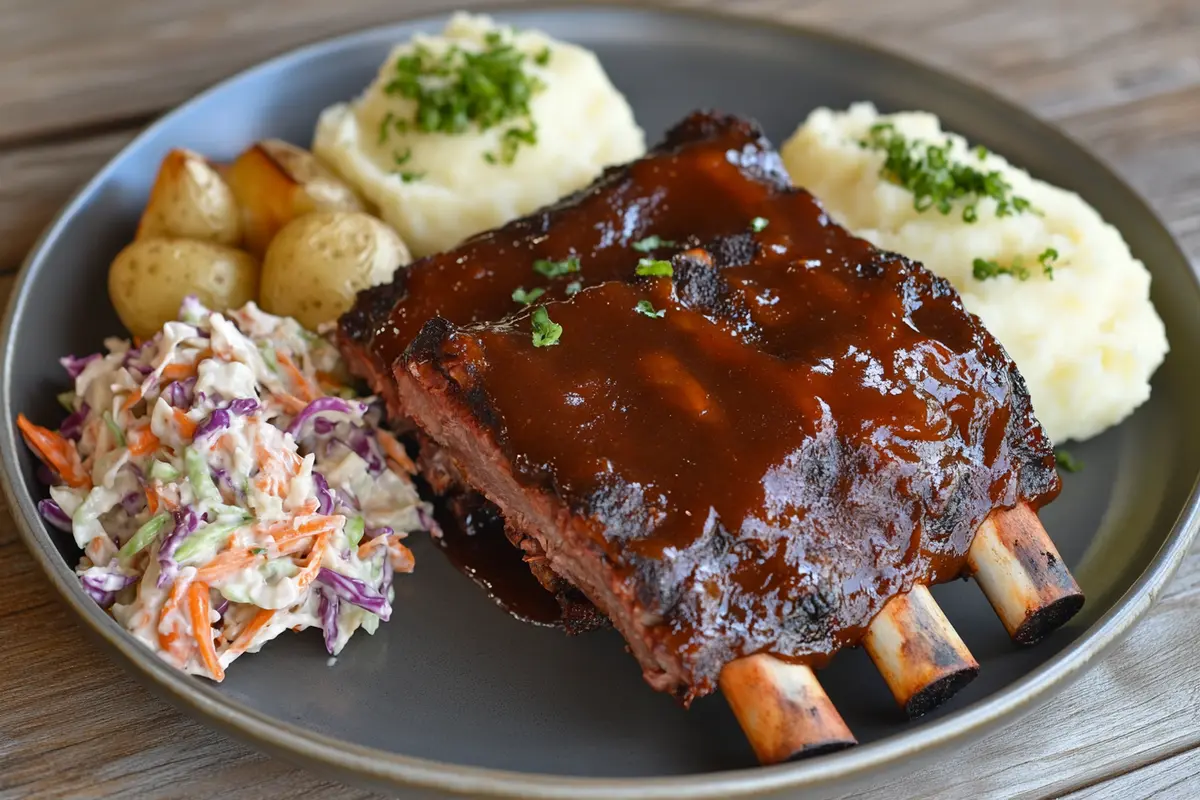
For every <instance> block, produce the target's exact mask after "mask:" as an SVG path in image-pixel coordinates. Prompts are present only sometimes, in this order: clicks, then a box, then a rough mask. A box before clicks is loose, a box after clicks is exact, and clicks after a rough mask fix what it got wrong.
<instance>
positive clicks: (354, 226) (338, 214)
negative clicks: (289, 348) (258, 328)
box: [259, 211, 412, 330]
mask: <svg viewBox="0 0 1200 800" xmlns="http://www.w3.org/2000/svg"><path fill="white" fill-rule="evenodd" d="M411 260H412V256H411V255H410V254H409V251H408V247H406V246H405V244H404V242H403V241H402V240H401V239H400V235H399V234H398V233H396V232H395V231H394V230H392V229H391V228H390V227H388V226H387V225H386V224H385V223H383V222H381V221H379V220H378V219H376V218H375V217H372V216H370V215H369V214H364V213H362V212H355V211H317V212H314V213H312V214H306V215H304V216H302V217H299V218H298V219H295V220H293V221H291V222H290V223H288V224H287V226H285V227H284V228H283V230H281V231H279V233H278V234H277V235H276V236H275V239H274V240H273V241H272V242H271V246H270V247H269V248H268V249H267V255H266V257H265V258H264V259H263V271H262V288H261V290H260V292H259V304H260V305H261V306H262V308H263V310H264V311H267V312H269V313H271V314H278V315H281V316H288V317H295V318H296V319H297V320H298V321H299V322H300V324H301V325H303V326H304V327H306V328H308V329H310V330H315V329H316V328H317V326H319V325H320V324H321V323H324V322H330V321H332V320H335V319H337V318H338V317H339V316H341V315H342V314H343V313H345V312H346V311H348V310H349V309H350V306H352V305H353V304H354V297H355V295H356V294H357V293H358V292H359V291H361V290H362V289H366V288H367V287H369V286H375V285H377V284H380V283H385V282H387V281H389V280H391V279H392V275H393V274H394V273H395V271H396V269H397V268H399V267H402V266H404V265H406V264H408V263H409V262H410V261H411Z"/></svg>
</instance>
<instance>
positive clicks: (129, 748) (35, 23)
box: [0, 0, 1200, 800]
mask: <svg viewBox="0 0 1200 800" xmlns="http://www.w3.org/2000/svg"><path fill="white" fill-rule="evenodd" d="M511 4H512V3H510V5H511ZM686 4H687V5H692V6H703V5H709V6H726V7H735V6H736V8H737V9H738V10H739V11H740V12H741V13H745V14H747V15H752V16H762V17H772V18H781V19H786V20H791V21H796V22H802V23H806V24H810V25H814V26H820V27H827V28H831V29H835V30H838V31H841V32H845V33H849V34H853V35H855V36H859V37H862V38H865V39H869V40H871V41H873V42H875V43H877V44H879V45H881V46H883V47H886V48H893V49H901V48H902V49H904V50H905V51H906V52H907V53H908V54H909V55H911V56H913V57H915V58H919V59H923V60H925V61H928V62H931V63H933V64H936V65H937V66H940V67H942V68H945V69H948V70H951V71H953V72H955V73H959V74H963V75H965V76H967V77H969V78H971V79H974V80H975V81H977V82H981V83H986V84H988V85H990V86H992V87H993V88H994V89H996V90H997V91H999V92H1001V93H1002V94H1005V95H1007V96H1009V97H1011V98H1013V99H1015V100H1017V101H1019V102H1021V103H1022V104H1024V105H1026V106H1028V107H1030V108H1032V109H1033V110H1034V111H1036V112H1037V113H1038V114H1040V115H1041V116H1043V117H1046V118H1048V119H1050V120H1053V121H1054V122H1055V123H1056V124H1058V125H1060V126H1061V127H1063V128H1064V129H1066V130H1067V131H1068V132H1069V133H1071V134H1072V135H1074V136H1076V137H1078V138H1079V139H1080V140H1081V141H1083V142H1084V143H1085V144H1087V145H1088V146H1089V147H1091V148H1092V149H1094V150H1095V151H1096V152H1098V153H1099V154H1100V155H1101V156H1103V157H1104V158H1106V159H1108V160H1109V161H1110V162H1111V163H1112V164H1113V165H1114V166H1115V167H1116V169H1117V170H1118V171H1119V172H1120V173H1121V174H1122V175H1123V176H1124V177H1125V178H1127V179H1128V180H1129V181H1130V182H1131V183H1132V184H1133V185H1134V186H1135V187H1136V188H1137V189H1138V190H1140V191H1141V192H1142V193H1143V194H1144V195H1145V196H1146V197H1148V198H1149V200H1150V202H1151V203H1152V204H1153V206H1154V207H1155V208H1156V209H1157V211H1158V212H1159V213H1160V214H1161V215H1162V216H1163V218H1164V219H1165V220H1166V221H1167V223H1168V225H1169V226H1170V228H1171V230H1172V231H1174V233H1175V235H1176V236H1178V237H1179V239H1180V240H1181V241H1182V242H1183V245H1184V247H1185V248H1186V249H1187V252H1188V254H1189V255H1190V256H1191V257H1192V258H1193V259H1195V258H1196V257H1197V255H1200V0H1017V1H1016V2H996V0H908V1H907V2H903V3H899V2H896V3H892V2H885V1H884V0H879V2H871V0H840V1H839V0H775V1H774V2H771V1H770V0H750V1H748V2H738V3H736V4H735V3H734V2H732V0H728V1H727V2H720V0H692V2H690V3H686ZM0 5H2V6H3V8H2V10H0V292H2V293H3V294H4V295H7V293H8V291H9V289H10V288H11V286H12V282H13V276H14V274H15V272H16V270H17V268H18V267H19V265H20V262H21V260H22V258H23V257H24V255H25V253H26V251H27V250H28V249H29V247H30V246H31V245H32V243H33V241H34V239H35V238H36V237H37V235H38V233H39V231H40V230H41V229H42V228H43V227H44V226H45V225H46V223H47V222H48V221H49V220H50V218H51V216H52V215H53V214H54V213H55V211H56V210H57V209H58V208H59V207H60V206H61V205H62V204H63V203H64V201H65V200H66V199H67V197H68V196H69V195H70V193H71V192H72V191H73V190H74V189H75V188H77V187H78V186H79V185H80V184H81V183H82V182H83V181H85V180H86V179H87V178H88V177H90V176H91V174H92V173H93V172H94V171H95V170H96V169H97V168H99V167H100V165H101V164H103V163H104V161H105V160H106V159H108V158H109V157H110V156H111V155H113V154H114V153H115V152H116V151H117V150H118V149H119V148H120V147H121V146H123V145H124V144H125V143H126V142H128V141H129V140H130V138H131V137H132V136H133V135H134V134H135V133H136V132H137V131H138V130H139V129H140V128H142V127H143V126H144V125H145V124H146V123H147V122H148V121H149V120H151V119H153V118H154V117H155V116H156V115H158V114H160V113H161V112H162V111H163V110H165V109H168V108H170V107H172V106H174V105H176V104H178V103H180V102H181V101H183V100H185V99H187V98H188V97H189V96H190V95H192V94H194V93H195V92H197V91H198V90H200V89H203V88H204V87H206V86H208V85H209V84H211V83H213V82H215V81H217V80H218V79H220V78H223V77H225V76H228V75H230V74H232V73H234V72H237V71H238V70H240V69H242V68H243V67H247V66H250V65H251V64H254V63H255V62H258V61H260V60H262V59H263V58H265V57H267V56H270V55H273V54H275V53H278V52H281V51H283V50H287V49H289V48H291V47H293V46H295V45H298V44H301V43H303V42H308V41H311V40H313V39H317V38H321V37H324V36H328V35H332V34H336V33H341V32H345V31H350V30H353V29H356V28H360V27H364V26H367V25H372V24H375V23H380V22H385V21H389V20H393V19H395V18H397V17H398V16H401V15H403V14H407V13H415V12H421V11H430V10H438V9H439V8H440V9H442V10H444V9H446V8H448V7H449V4H448V3H446V2H436V0H418V1H417V2H413V1H412V0H410V1H409V2H403V3H398V2H396V0H357V2H353V3H332V2H329V0H289V2H286V3H283V2H273V1H272V0H159V2H155V3H142V2H136V1H135V0H106V1H105V2H96V0H4V2H3V3H2V4H0ZM460 5H477V4H472V3H466V2H464V3H460ZM1198 611H1200V554H1193V555H1192V556H1190V557H1189V559H1188V560H1187V561H1186V562H1185V563H1184V566H1183V568H1182V570H1181V572H1180V574H1179V575H1178V576H1177V577H1176V578H1175V580H1174V582H1173V583H1172V584H1171V586H1170V587H1169V589H1168V591H1167V592H1166V593H1165V595H1164V596H1163V599H1162V601H1161V602H1160V603H1159V604H1158V606H1157V607H1156V608H1155V609H1154V610H1153V611H1152V612H1151V613H1150V614H1149V615H1148V617H1147V618H1146V619H1145V620H1143V621H1142V622H1141V624H1139V625H1138V626H1137V628H1136V630H1135V631H1134V632H1133V634H1132V635H1131V636H1130V637H1129V638H1128V640H1127V641H1125V642H1124V643H1123V644H1121V645H1120V646H1119V647H1118V648H1116V649H1115V651H1113V652H1112V653H1111V654H1110V655H1108V657H1107V658H1105V659H1104V660H1103V661H1102V663H1100V664H1098V665H1097V666H1096V667H1095V668H1094V669H1092V670H1091V671H1090V672H1089V673H1088V674H1087V675H1086V676H1085V677H1084V678H1083V679H1082V680H1080V681H1079V682H1078V683H1076V684H1075V685H1074V686H1073V687H1072V688H1071V689H1069V690H1068V691H1066V692H1064V693H1063V694H1062V695H1060V696H1059V697H1057V698H1056V699H1055V700H1053V701H1052V702H1050V703H1048V704H1047V705H1046V706H1044V707H1043V708H1042V709H1040V710H1039V711H1037V712H1035V713H1034V715H1033V716H1032V718H1030V719H1029V720H1028V722H1027V723H1026V724H1024V725H1022V726H1021V729H1020V732H1019V733H1018V732H1017V731H1016V730H1012V731H1000V732H998V733H996V734H994V735H992V736H990V737H989V738H988V739H986V740H984V741H982V742H980V743H978V744H976V745H974V746H972V747H969V748H966V749H965V750H964V751H962V752H961V753H960V754H958V755H957V756H956V757H954V758H947V759H945V760H944V761H943V762H942V765H941V766H934V767H929V768H926V769H922V770H920V771H918V772H914V773H913V774H911V775H908V776H906V777H904V778H902V779H900V780H898V781H894V782H892V784H891V785H890V786H886V787H879V788H878V789H877V790H876V791H874V792H872V793H869V795H868V796H869V797H879V798H889V800H899V798H909V797H912V798H918V797H923V798H956V797H963V796H971V797H998V798H1010V797H1044V796H1064V795H1066V796H1070V797H1072V798H1085V797H1086V798H1099V797H1114V798H1122V800H1129V799H1130V798H1143V797H1150V796H1154V797H1160V798H1162V797H1179V798H1184V797H1188V798H1190V797H1196V796H1200V748H1198V745H1200V656H1197V652H1198V650H1200V613H1198ZM79 632H80V629H79V628H77V627H76V626H75V625H74V624H73V623H72V621H71V619H70V617H69V616H68V614H67V612H66V610H65V609H64V608H63V606H62V605H61V604H60V603H59V601H58V600H57V598H56V597H55V595H54V593H53V591H52V590H51V588H50V586H49V584H48V583H47V582H46V580H45V579H44V578H43V577H42V576H41V575H40V574H39V573H38V571H37V570H36V568H35V566H34V563H33V560H32V559H31V558H30V557H29V555H28V554H27V553H26V552H25V548H24V546H23V545H22V544H21V543H20V541H19V540H18V538H17V535H16V531H15V529H14V525H13V522H12V519H11V517H10V515H9V514H8V512H7V510H4V511H3V512H2V513H0V675H3V676H4V680H5V684H6V685H5V690H4V693H3V700H0V796H3V797H28V796H42V797H52V796H53V797H58V796H88V797H91V796H113V797H117V796H120V797H131V796H135V795H136V796H139V797H147V796H162V797H168V796H169V797H196V796H222V797H235V796H236V797H247V796H263V797H297V796H321V797H334V798H350V797H368V796H370V795H367V794H366V793H363V792H360V791H357V790H355V789H350V788H346V787H344V786H340V785H337V784H333V783H329V782H326V781H323V780H321V779H319V778H316V777H314V776H312V775H309V774H307V773H305V772H304V771H303V770H299V769H297V768H295V767H292V766H290V765H289V764H286V763H284V762H282V761H278V760H275V759H272V758H268V757H267V756H264V755H261V754H259V753H256V752H254V751H252V750H250V749H248V748H247V747H245V746H243V745H241V744H239V743H237V742H234V741H232V740H230V739H228V738H226V737H225V736H223V735H221V734H218V733H215V732H213V731H211V730H208V729H207V728H205V727H203V726H201V725H200V724H198V723H196V722H193V721H192V720H191V719H189V718H187V717H184V716H182V715H181V714H179V713H178V712H176V711H174V710H173V709H172V708H170V707H168V706H167V705H166V704H165V703H163V702H162V701H160V700H158V699H157V698H155V697H153V696H151V695H150V694H149V693H147V692H146V691H145V690H144V689H142V688H141V687H140V686H139V685H137V684H136V683H135V682H134V681H133V680H132V679H131V678H130V677H129V676H128V675H126V674H125V673H124V672H122V671H121V670H120V669H118V668H117V667H116V666H115V665H113V664H112V663H111V662H110V661H109V660H108V658H106V657H105V656H104V655H103V654H101V653H100V652H99V651H98V650H97V649H96V648H95V647H94V646H93V645H92V644H91V643H90V642H89V641H86V640H84V639H83V638H82V636H80V635H79Z"/></svg>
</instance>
